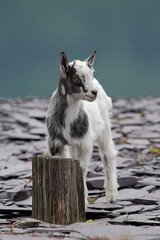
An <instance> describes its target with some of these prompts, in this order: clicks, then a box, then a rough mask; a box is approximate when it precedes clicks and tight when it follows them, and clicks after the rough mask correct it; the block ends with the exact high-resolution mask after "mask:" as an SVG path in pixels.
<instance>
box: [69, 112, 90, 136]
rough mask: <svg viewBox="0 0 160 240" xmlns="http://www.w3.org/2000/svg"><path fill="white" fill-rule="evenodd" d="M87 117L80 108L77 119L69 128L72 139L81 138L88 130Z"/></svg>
mask: <svg viewBox="0 0 160 240" xmlns="http://www.w3.org/2000/svg"><path fill="white" fill-rule="evenodd" d="M88 126H89V121H88V116H87V114H86V113H85V112H84V110H83V109H82V108H80V111H79V114H78V117H77V119H75V120H74V122H73V123H72V124H71V126H70V135H71V137H73V138H82V137H83V136H84V135H85V134H86V133H87V130H88Z"/></svg>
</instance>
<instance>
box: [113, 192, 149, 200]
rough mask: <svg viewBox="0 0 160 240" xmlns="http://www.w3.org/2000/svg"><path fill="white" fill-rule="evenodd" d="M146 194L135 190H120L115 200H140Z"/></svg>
mask: <svg viewBox="0 0 160 240" xmlns="http://www.w3.org/2000/svg"><path fill="white" fill-rule="evenodd" d="M147 194H148V192H147V191H144V190H140V189H139V190H137V189H122V190H120V191H118V196H117V200H125V201H126V200H133V199H135V198H141V197H144V196H146V195H147Z"/></svg>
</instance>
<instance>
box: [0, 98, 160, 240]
mask: <svg viewBox="0 0 160 240" xmlns="http://www.w3.org/2000/svg"><path fill="white" fill-rule="evenodd" d="M48 104H49V100H48V99H40V98H31V99H18V100H4V99H1V100H0V132H1V136H0V238H1V239H11V235H10V236H9V237H10V238H7V237H8V233H10V234H12V235H13V236H14V234H24V236H25V237H26V239H27V236H26V233H28V234H30V236H32V237H36V236H39V237H42V239H48V237H61V238H63V239H67V238H68V237H69V238H71V239H89V237H93V236H95V235H97V236H101V237H102V236H108V237H109V239H112V237H115V236H117V233H119V234H120V236H123V234H127V235H129V236H133V237H134V239H141V240H143V239H145V240H147V239H148V240H153V239H154V240H155V239H157V240H158V239H160V178H159V177H160V98H140V99H115V100H114V108H113V111H112V115H111V119H112V133H113V139H114V141H115V143H116V148H117V150H118V151H119V154H118V157H117V174H118V182H119V195H118V198H117V201H116V203H115V204H110V205H108V204H107V203H106V199H105V192H104V188H103V182H104V172H103V167H102V162H101V158H100V154H99V149H98V146H97V144H96V143H95V145H94V148H93V156H92V161H91V164H90V166H89V169H88V175H87V186H88V189H89V202H90V204H89V205H88V209H87V210H86V218H87V220H88V221H87V222H85V223H75V224H72V225H69V226H65V227H64V226H57V225H56V226H52V225H50V224H47V223H42V222H41V223H39V222H37V221H35V220H34V219H31V218H30V217H31V211H32V171H31V167H32V157H33V156H34V155H41V154H45V153H46V152H47V148H46V143H45V135H46V127H45V116H46V110H47V106H48ZM18 236H19V235H17V237H18ZM28 236H29V235H28ZM16 239H18V238H16ZM20 239H22V238H20ZM24 239H25V238H24ZM33 239H34V238H33Z"/></svg>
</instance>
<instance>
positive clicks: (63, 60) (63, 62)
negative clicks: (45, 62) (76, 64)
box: [59, 52, 69, 75]
mask: <svg viewBox="0 0 160 240" xmlns="http://www.w3.org/2000/svg"><path fill="white" fill-rule="evenodd" d="M59 65H60V71H61V73H62V74H63V75H64V74H66V73H67V71H68V67H69V62H68V58H67V55H66V54H65V52H61V54H60V59H59Z"/></svg>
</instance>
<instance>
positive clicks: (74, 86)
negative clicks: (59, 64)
mask: <svg viewBox="0 0 160 240" xmlns="http://www.w3.org/2000/svg"><path fill="white" fill-rule="evenodd" d="M59 84H60V86H61V85H62V84H63V86H64V87H65V91H66V93H67V94H69V95H72V94H75V93H80V92H81V87H82V89H84V84H83V81H82V79H81V78H80V77H79V75H78V74H77V73H76V69H75V68H74V64H73V65H72V66H69V67H68V71H67V73H66V75H65V76H64V75H63V76H62V75H61V76H60V81H59Z"/></svg>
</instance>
